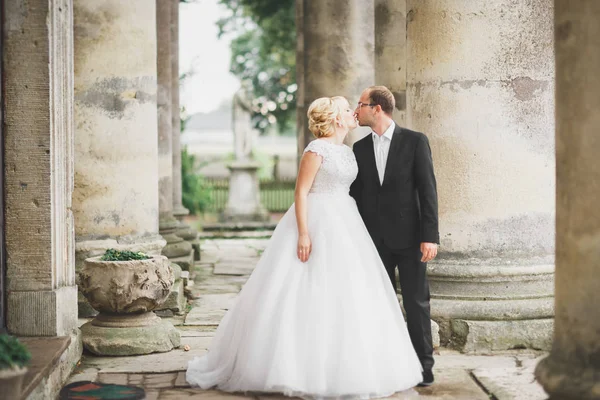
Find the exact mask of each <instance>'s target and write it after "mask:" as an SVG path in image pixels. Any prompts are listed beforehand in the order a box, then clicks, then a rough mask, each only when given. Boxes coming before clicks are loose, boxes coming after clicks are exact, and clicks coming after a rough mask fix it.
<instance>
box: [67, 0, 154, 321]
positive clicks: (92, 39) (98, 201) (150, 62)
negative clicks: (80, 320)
mask: <svg viewBox="0 0 600 400" xmlns="http://www.w3.org/2000/svg"><path fill="white" fill-rule="evenodd" d="M146 3H148V2H147V1H144V0H135V1H127V2H121V1H118V0H75V2H74V8H75V10H74V22H75V117H74V118H75V129H76V135H75V138H76V140H75V157H76V164H75V191H74V193H73V213H74V215H75V220H76V222H77V223H76V226H75V235H76V239H77V268H78V270H79V269H80V268H81V267H82V266H83V261H84V260H85V259H86V258H88V257H92V256H96V255H100V254H103V253H104V251H105V250H106V249H108V248H116V249H120V250H125V249H127V250H134V251H143V252H146V253H149V254H160V252H161V250H162V248H163V246H164V245H165V241H164V240H163V238H162V237H161V236H160V235H159V234H158V167H157V154H158V153H157V142H156V137H157V129H156V30H155V29H156V27H155V26H154V19H155V15H154V7H153V5H152V6H151V7H148V6H147V4H146ZM133 54H135V57H134V56H132V55H133ZM86 304H87V302H86V301H85V299H84V298H83V297H82V296H80V310H79V311H80V315H82V316H83V315H90V314H93V313H95V312H94V311H93V310H92V309H91V308H89V306H86Z"/></svg>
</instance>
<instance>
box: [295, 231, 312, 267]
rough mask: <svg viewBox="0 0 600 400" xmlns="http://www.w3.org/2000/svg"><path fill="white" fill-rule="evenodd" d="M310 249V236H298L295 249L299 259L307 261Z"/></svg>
mask: <svg viewBox="0 0 600 400" xmlns="http://www.w3.org/2000/svg"><path fill="white" fill-rule="evenodd" d="M311 251H312V243H311V242H310V237H308V235H307V234H304V235H300V236H298V249H297V250H296V254H297V255H298V258H299V259H300V261H302V262H306V261H308V257H309V256H310V252H311Z"/></svg>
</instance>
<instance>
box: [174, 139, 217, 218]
mask: <svg viewBox="0 0 600 400" xmlns="http://www.w3.org/2000/svg"><path fill="white" fill-rule="evenodd" d="M181 191H182V203H183V206H184V207H185V208H187V209H188V210H190V213H191V214H198V213H204V212H205V211H207V210H208V208H209V207H210V205H211V204H212V193H211V188H210V186H209V185H208V184H207V183H206V181H205V180H204V177H203V176H202V175H200V174H197V173H196V157H195V156H194V155H193V154H190V153H188V151H187V147H184V148H183V149H182V150H181Z"/></svg>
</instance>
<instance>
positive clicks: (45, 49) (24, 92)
mask: <svg viewBox="0 0 600 400" xmlns="http://www.w3.org/2000/svg"><path fill="white" fill-rule="evenodd" d="M5 13H6V14H5V16H4V19H5V25H4V43H3V44H4V49H3V63H4V67H3V69H4V76H3V79H4V90H5V92H4V104H5V110H4V115H5V118H4V124H5V125H4V135H5V138H4V140H5V155H4V157H5V174H6V175H5V176H6V181H5V188H4V190H5V195H6V203H5V215H6V225H5V234H6V257H7V258H6V266H7V290H8V299H7V308H8V310H7V311H8V312H7V326H8V330H9V331H10V332H12V333H14V334H17V335H22V336H65V335H69V334H71V333H72V332H73V330H75V329H76V328H77V308H76V304H77V302H76V296H77V288H76V286H75V268H74V254H73V249H74V245H73V217H72V215H71V211H70V208H71V193H72V190H73V180H72V177H73V154H72V152H73V147H72V146H73V126H72V120H71V115H72V107H73V102H72V99H73V72H72V71H73V64H72V54H73V48H72V7H71V2H70V1H69V0H29V1H11V2H7V3H6V4H5Z"/></svg>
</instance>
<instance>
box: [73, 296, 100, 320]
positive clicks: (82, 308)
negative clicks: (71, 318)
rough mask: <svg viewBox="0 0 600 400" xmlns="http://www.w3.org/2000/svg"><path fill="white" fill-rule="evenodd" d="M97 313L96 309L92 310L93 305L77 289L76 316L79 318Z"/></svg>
mask: <svg viewBox="0 0 600 400" xmlns="http://www.w3.org/2000/svg"><path fill="white" fill-rule="evenodd" d="M96 315H98V311H96V310H94V307H92V306H91V305H90V302H89V301H88V300H87V299H86V298H85V296H84V295H83V294H82V293H81V292H80V291H78V292H77V316H78V317H79V318H90V317H95V316H96Z"/></svg>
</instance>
